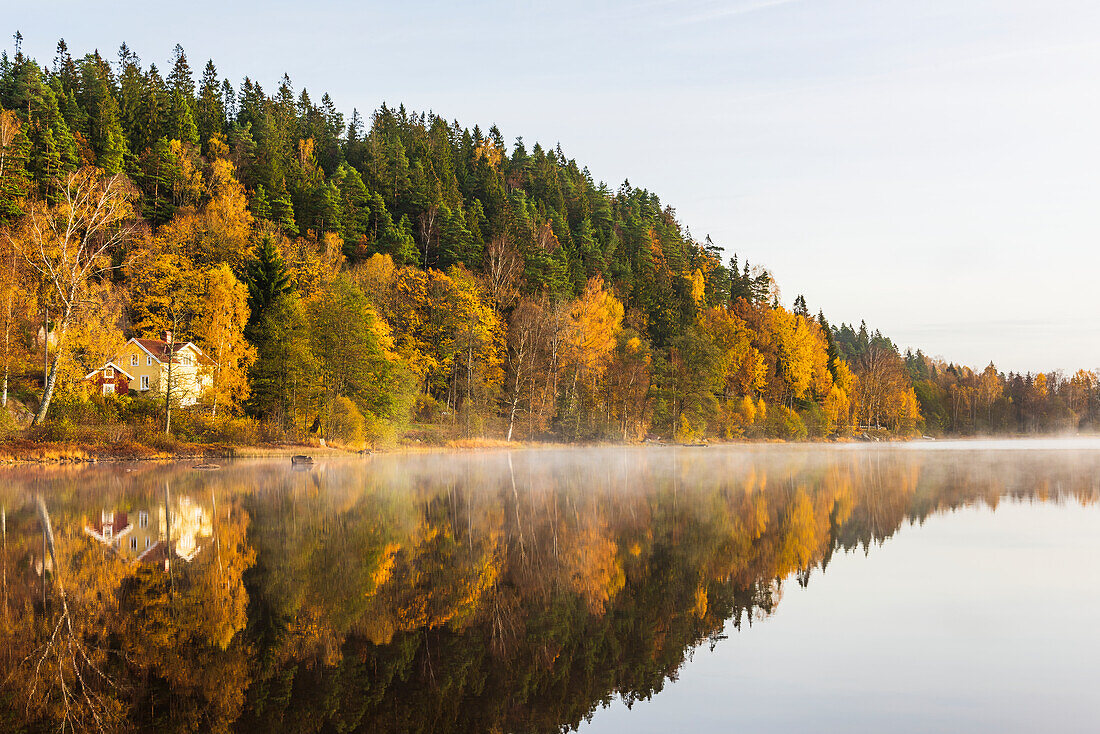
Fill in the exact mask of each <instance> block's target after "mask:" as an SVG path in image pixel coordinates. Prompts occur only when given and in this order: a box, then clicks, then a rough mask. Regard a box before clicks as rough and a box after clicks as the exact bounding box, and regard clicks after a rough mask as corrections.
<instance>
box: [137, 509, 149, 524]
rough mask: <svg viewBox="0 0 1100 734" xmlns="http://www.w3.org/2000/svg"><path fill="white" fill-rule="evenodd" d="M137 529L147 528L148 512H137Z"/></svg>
mask: <svg viewBox="0 0 1100 734" xmlns="http://www.w3.org/2000/svg"><path fill="white" fill-rule="evenodd" d="M138 527H139V528H147V527H149V512H148V511H146V510H139V511H138Z"/></svg>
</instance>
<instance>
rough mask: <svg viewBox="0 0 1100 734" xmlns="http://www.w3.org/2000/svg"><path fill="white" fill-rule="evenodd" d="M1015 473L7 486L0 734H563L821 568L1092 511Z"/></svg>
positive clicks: (901, 467)
mask: <svg viewBox="0 0 1100 734" xmlns="http://www.w3.org/2000/svg"><path fill="white" fill-rule="evenodd" d="M1029 453H1030V452H1025V453H1024V454H1023V455H1021V454H1019V453H1015V454H1012V459H1011V461H1005V460H1004V457H1003V456H1002V457H999V458H998V457H997V456H996V455H994V456H992V457H990V456H983V455H980V454H977V453H973V452H950V453H942V452H932V453H929V452H914V451H904V450H880V451H839V452H832V453H830V454H828V455H824V454H821V453H814V452H811V451H808V450H802V449H794V448H792V449H761V450H759V451H756V452H749V453H744V452H741V453H738V454H732V453H726V452H719V451H698V450H691V449H686V450H678V451H677V450H672V449H649V450H627V451H615V452H597V451H592V452H588V451H576V452H571V453H568V454H566V453H558V452H521V453H514V454H506V453H489V454H481V455H464V456H429V457H425V458H421V459H416V460H410V459H401V458H396V457H394V458H381V459H376V460H374V461H373V462H371V463H353V462H345V463H334V464H329V465H318V466H316V467H313V469H312V471H308V472H291V471H289V468H288V467H285V466H284V465H282V464H281V463H279V464H278V465H276V464H273V463H262V462H258V463H243V464H235V465H232V466H230V467H228V468H226V469H223V470H221V471H218V472H211V473H204V472H198V471H193V470H191V469H186V468H183V467H165V466H138V467H136V468H134V469H133V470H132V471H131V470H129V469H124V468H121V467H103V468H95V469H90V470H89V469H78V468H65V467H61V468H58V469H56V470H55V471H52V472H51V473H49V474H47V475H43V474H42V470H41V469H36V470H34V471H31V470H19V469H11V470H6V471H5V474H4V477H3V481H2V482H0V485H2V487H3V488H2V489H0V502H2V518H0V521H2V529H3V546H2V566H3V568H2V574H3V579H2V581H3V588H2V593H3V599H2V602H3V609H2V610H0V613H2V615H3V617H2V618H3V622H2V624H0V635H2V640H0V656H2V661H3V662H2V663H0V668H2V669H3V671H4V677H3V681H4V683H3V686H2V688H0V711H2V713H0V728H2V729H3V730H5V731H42V730H51V729H52V730H56V729H57V728H58V726H59V725H68V726H70V727H73V728H75V729H77V730H80V729H94V728H97V727H98V728H103V729H106V730H112V729H115V728H118V729H143V730H150V731H153V730H155V731H195V732H198V731H202V732H207V731H214V732H217V731H234V730H238V731H299V732H321V731H362V732H383V731H393V732H451V731H454V732H461V731H561V730H568V729H571V728H574V727H576V726H578V725H579V724H580V723H581V722H582V721H583V720H584V719H585V717H587V716H589V715H590V714H591V713H592V712H593V711H594V710H595V709H596V708H597V707H599V706H600V705H601V704H603V703H606V702H608V701H610V700H611V698H612V697H615V696H621V697H623V698H625V699H626V700H628V701H631V700H637V699H644V698H647V697H650V696H652V695H654V694H655V693H657V692H659V691H660V690H661V689H662V687H663V685H664V684H665V682H666V681H667V680H668V679H670V678H671V677H674V676H675V675H676V674H677V671H678V669H679V668H680V667H681V665H683V664H684V662H685V660H686V657H687V656H688V655H689V654H690V653H691V652H692V651H693V650H694V649H695V648H696V647H697V646H699V645H703V644H706V643H707V642H708V641H714V640H716V639H718V637H719V636H720V635H721V634H722V633H723V630H726V631H731V630H730V629H729V628H730V627H732V628H736V629H740V628H741V627H742V626H744V625H745V624H746V623H751V622H752V620H754V619H757V618H759V617H761V616H767V615H769V614H772V613H774V612H776V610H777V607H778V606H779V605H780V602H781V599H782V593H783V588H784V585H785V584H789V583H799V584H807V583H810V582H811V580H813V581H816V582H818V583H828V580H827V578H825V579H813V578H812V577H813V576H814V575H815V574H814V572H815V571H825V570H826V568H827V566H828V563H829V560H830V558H831V557H832V555H833V554H834V553H837V552H846V551H858V552H861V553H865V552H873V551H874V549H873V546H875V545H876V544H880V543H882V542H884V541H885V540H886V539H888V538H889V537H890V536H891V535H892V534H894V533H895V532H897V531H898V529H899V528H901V527H902V526H903V525H905V524H907V523H913V522H923V521H924V520H925V518H927V517H929V516H930V515H934V514H936V513H938V512H942V511H946V510H950V509H954V508H957V507H960V506H965V505H973V504H982V505H987V506H990V507H995V506H996V505H997V503H998V502H1000V501H1002V500H1005V499H1007V500H1010V501H1011V500H1027V501H1055V502H1061V501H1067V502H1069V501H1072V502H1083V503H1092V502H1095V501H1096V500H1097V488H1096V483H1095V479H1094V477H1095V476H1096V472H1097V469H1100V467H1098V466H1097V459H1096V457H1095V455H1093V456H1089V455H1080V456H1078V455H1076V454H1069V453H1067V454H1066V455H1065V456H1063V457H1061V458H1062V459H1064V460H1059V461H1057V462H1056V463H1055V462H1052V461H1051V460H1050V457H1049V455H1047V456H1043V455H1040V454H1037V453H1031V454H1030V456H1029V455H1028V454H1029ZM779 613H781V610H779ZM727 625H728V626H727ZM743 634H749V633H748V632H743Z"/></svg>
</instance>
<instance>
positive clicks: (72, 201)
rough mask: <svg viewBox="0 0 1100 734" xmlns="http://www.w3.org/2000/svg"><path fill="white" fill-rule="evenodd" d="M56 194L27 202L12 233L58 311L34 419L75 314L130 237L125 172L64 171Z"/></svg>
mask: <svg viewBox="0 0 1100 734" xmlns="http://www.w3.org/2000/svg"><path fill="white" fill-rule="evenodd" d="M57 198H58V201H57V203H56V204H52V205H50V204H47V203H45V202H42V201H35V202H32V203H31V204H30V205H29V206H28V209H27V214H26V216H25V217H24V219H23V221H22V223H21V226H20V227H19V229H18V230H17V231H16V234H15V236H14V237H12V238H11V241H12V244H13V246H14V247H15V248H16V249H17V250H18V251H19V253H20V254H21V255H22V257H23V259H24V260H25V262H26V263H27V265H28V267H29V268H30V269H31V270H32V271H33V272H34V273H35V274H36V275H37V276H38V277H40V278H41V279H42V280H43V281H44V284H45V292H46V293H47V294H48V296H47V298H48V299H49V300H50V301H52V302H53V303H54V304H55V309H56V313H57V319H56V321H55V322H54V331H55V334H56V336H55V351H54V357H53V361H52V362H51V363H50V369H49V374H48V376H47V378H46V386H45V389H44V390H43V394H42V402H41V403H40V405H39V408H38V412H37V414H36V415H35V417H34V421H33V422H34V424H35V425H38V424H40V423H42V421H44V420H45V419H46V414H47V412H48V411H49V408H50V400H51V399H52V398H53V394H54V390H55V388H56V386H57V375H58V368H59V366H60V365H61V363H62V360H63V357H64V356H65V354H66V350H67V348H68V346H69V344H68V340H69V330H70V328H71V327H72V325H73V322H74V319H76V318H77V317H78V316H79V315H80V314H81V312H82V310H83V309H85V308H86V307H87V305H88V298H87V297H88V292H89V289H90V288H91V287H92V285H93V284H94V283H95V282H96V281H97V280H98V279H100V278H102V277H103V276H105V275H106V274H107V273H109V272H110V271H111V270H113V269H114V268H115V267H116V265H115V263H114V262H113V261H112V259H111V257H112V255H114V254H115V253H116V251H118V250H119V249H120V248H121V247H122V246H123V245H124V244H125V243H126V242H128V241H129V239H130V235H131V227H130V226H129V222H130V220H131V219H132V217H133V214H134V212H133V207H132V202H133V199H134V191H133V188H132V187H131V186H130V184H129V182H128V181H127V180H126V178H125V177H124V176H122V175H121V174H115V175H113V176H106V175H104V174H103V173H102V171H100V170H99V169H96V168H82V169H80V170H79V171H76V172H75V173H72V174H70V175H69V176H67V177H66V179H65V181H64V182H63V183H62V184H61V185H60V186H59V189H58V192H57ZM9 236H10V235H9Z"/></svg>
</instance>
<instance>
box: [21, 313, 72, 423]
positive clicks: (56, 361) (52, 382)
mask: <svg viewBox="0 0 1100 734" xmlns="http://www.w3.org/2000/svg"><path fill="white" fill-rule="evenodd" d="M69 316H70V312H68V311H66V312H65V316H64V318H63V319H62V320H61V328H60V330H59V332H58V335H57V349H55V350H54V356H53V364H51V365H50V371H49V376H48V377H47V378H46V389H45V390H44V391H43V393H42V404H41V405H39V406H38V413H37V414H36V415H35V416H34V420H33V421H31V424H32V425H35V426H38V425H41V424H42V422H43V421H45V420H46V412H47V411H48V410H49V409H50V401H51V400H53V391H54V387H56V385H57V369H58V367H59V366H60V364H61V355H62V353H63V352H64V350H63V349H62V345H63V344H64V343H65V334H66V333H67V332H68V331H69ZM45 329H46V330H45V339H44V341H45V342H46V344H47V349H48V348H49V347H48V345H49V343H50V332H49V322H47V323H46V327H45Z"/></svg>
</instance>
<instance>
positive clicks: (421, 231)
mask: <svg viewBox="0 0 1100 734" xmlns="http://www.w3.org/2000/svg"><path fill="white" fill-rule="evenodd" d="M20 42H21V37H20V36H19V35H18V34H16V43H15V49H14V54H13V55H9V54H8V53H6V52H5V54H4V55H3V56H2V58H0V227H2V233H3V234H2V235H0V263H2V268H0V306H2V309H0V311H2V312H0V322H2V323H0V327H2V334H0V336H2V343H0V359H2V362H3V364H2V366H0V368H2V370H3V385H4V387H3V401H4V403H5V404H7V402H8V394H9V393H11V394H12V395H14V396H15V398H17V399H18V400H19V402H20V404H21V405H23V406H26V407H27V408H28V409H30V411H31V412H33V413H35V414H36V422H38V423H43V422H46V421H47V420H49V421H51V422H53V423H56V422H57V421H70V422H71V421H81V420H91V421H93V422H96V423H102V422H104V421H108V422H110V421H120V422H128V421H133V420H146V421H155V420H157V419H156V417H155V416H154V413H155V410H154V401H143V400H141V399H128V398H127V399H116V398H112V397H111V396H107V397H104V396H94V397H91V398H89V397H86V396H85V394H84V392H83V391H82V389H81V388H79V378H80V377H82V376H83V375H85V374H86V373H87V372H88V371H89V370H92V369H95V368H97V367H99V366H101V365H102V364H103V363H104V361H105V360H107V359H109V358H110V357H111V356H112V355H114V354H115V353H116V352H117V350H118V349H119V347H120V346H121V343H122V341H123V338H124V337H130V336H142V337H155V336H158V335H159V334H160V333H161V332H162V331H165V330H171V331H173V333H175V334H176V338H177V339H180V340H187V341H193V342H195V343H196V344H197V345H199V346H200V347H201V348H202V349H203V350H205V352H206V353H207V354H208V355H209V356H210V357H211V358H212V359H213V360H214V361H215V362H217V366H216V367H211V370H212V377H213V383H214V387H213V389H212V390H210V391H209V394H208V395H206V396H205V398H204V400H203V401H202V402H201V403H200V404H199V406H198V408H194V409H192V412H193V413H195V412H198V411H205V412H206V413H207V414H210V415H214V414H216V415H217V416H218V417H219V418H218V420H224V421H230V420H234V416H238V417H239V416H246V417H247V418H249V419H255V420H256V421H258V423H256V425H257V426H262V428H263V430H264V431H267V432H270V433H279V434H282V435H291V436H298V437H301V436H304V435H306V434H313V435H317V436H322V437H326V438H335V439H338V440H343V441H345V442H349V443H356V442H359V441H363V440H366V441H378V440H393V439H395V438H400V437H408V438H423V439H424V440H432V439H433V438H439V437H446V438H452V437H459V436H496V437H507V438H523V439H540V438H553V439H558V440H600V439H614V440H624V439H625V440H636V439H640V438H642V437H644V436H646V435H647V434H655V435H659V436H662V437H667V438H675V439H677V440H688V441H694V440H698V439H700V438H704V437H709V438H717V439H732V438H753V437H780V438H790V439H800V438H806V437H826V436H832V435H846V434H850V433H852V432H853V431H854V432H856V433H862V432H865V431H869V430H873V429H882V430H886V431H891V432H896V433H899V434H910V433H913V432H917V431H924V432H935V433H973V432H980V431H997V432H1001V431H1004V432H1031V431H1051V430H1073V429H1077V428H1079V427H1081V426H1086V425H1087V426H1091V425H1093V424H1094V423H1095V421H1096V417H1097V415H1098V406H1097V399H1096V396H1095V394H1094V390H1093V385H1094V384H1095V382H1096V375H1095V374H1094V373H1087V372H1078V373H1077V374H1076V375H1074V376H1073V377H1072V378H1069V379H1067V378H1065V377H1063V376H1062V375H1060V374H1057V373H1051V374H1046V375H1025V376H1019V375H1011V374H1010V375H1003V374H1000V373H998V372H997V370H996V369H995V368H993V367H992V366H990V367H989V368H987V369H986V370H985V371H984V372H981V373H975V372H974V371H973V370H971V369H969V368H966V367H958V366H954V365H947V364H941V363H939V362H935V361H933V360H930V359H928V358H926V357H925V356H924V355H923V354H921V353H920V352H918V353H916V354H910V353H907V354H905V355H902V354H900V353H899V351H898V349H897V348H896V347H895V345H894V344H893V343H892V342H891V341H890V340H889V339H887V338H885V337H883V336H881V335H880V334H878V333H877V332H876V333H873V334H869V333H868V331H867V329H866V328H865V327H861V328H860V329H859V330H856V329H854V328H852V327H849V326H846V325H845V326H841V327H840V328H839V329H838V328H834V327H832V326H830V324H829V323H828V321H827V320H826V318H825V316H824V314H823V313H820V312H819V313H818V314H817V315H813V313H812V312H811V311H810V309H809V308H808V306H807V304H806V302H805V300H804V299H803V298H802V297H801V296H800V297H798V298H797V299H796V300H795V302H794V304H793V306H792V308H790V309H788V308H786V307H784V305H783V304H782V303H781V301H780V295H779V290H778V288H777V287H776V285H775V283H774V282H773V280H772V278H771V276H770V274H769V273H768V272H766V271H765V270H763V269H761V268H759V267H752V266H750V264H749V263H748V262H747V261H739V260H738V259H737V257H736V256H735V257H733V258H732V259H731V260H730V261H729V262H728V263H723V262H722V255H721V253H722V252H723V249H722V248H721V247H719V246H718V245H717V244H715V243H713V242H712V241H711V240H710V238H709V237H707V238H705V239H704V240H703V241H701V242H700V241H698V240H696V239H695V238H693V237H692V235H691V234H690V232H689V231H688V230H687V229H686V228H685V227H684V226H682V224H681V223H680V222H679V221H678V220H677V218H676V215H675V212H674V210H673V209H672V208H670V207H669V206H667V205H663V204H662V203H661V201H660V200H659V199H658V197H657V196H656V195H654V194H652V193H651V192H649V191H647V190H645V189H638V188H634V187H633V186H631V185H630V184H629V182H624V183H623V184H622V185H621V186H619V187H618V188H617V189H614V190H613V189H611V188H609V187H608V186H607V185H606V184H603V183H597V182H595V181H594V180H593V178H592V176H591V175H590V174H589V173H588V170H587V169H586V168H583V167H581V166H579V165H578V164H577V163H576V162H575V161H574V160H572V159H569V158H567V157H566V155H565V154H564V153H563V152H562V150H561V148H560V147H557V148H554V149H545V148H543V147H542V146H540V145H538V144H535V145H533V146H532V147H531V148H530V149H528V147H527V145H526V144H525V143H524V142H523V140H522V138H518V139H516V141H515V142H514V144H512V145H511V146H509V145H507V144H506V143H505V141H504V137H503V135H502V134H501V132H500V131H499V130H497V129H496V127H492V128H490V129H489V130H488V131H483V130H481V129H479V128H478V127H474V128H473V129H472V130H471V129H468V128H464V127H462V126H460V125H459V124H458V123H457V122H447V121H446V120H444V119H443V118H441V117H438V116H435V115H433V114H422V113H421V114H417V113H412V112H409V111H407V110H406V109H405V108H404V107H398V108H391V107H387V106H385V105H383V106H382V107H381V108H380V109H378V110H377V111H376V112H374V114H373V115H372V116H371V117H370V118H369V121H364V119H363V117H362V116H361V115H360V114H359V112H358V111H353V113H352V115H351V117H350V119H346V118H345V116H344V115H343V114H341V113H340V112H338V111H337V110H336V108H335V106H334V104H333V102H332V100H331V99H330V98H329V96H328V95H327V94H326V95H323V96H322V97H321V99H320V101H319V103H318V102H314V101H313V99H312V97H311V96H310V94H309V93H308V92H307V91H306V90H304V89H303V90H301V91H300V92H298V93H296V92H295V91H294V89H293V87H292V84H291V81H290V79H289V78H288V77H284V78H283V80H282V82H281V83H280V84H279V85H278V87H277V89H276V90H275V91H274V93H272V94H268V93H266V92H265V91H264V90H263V89H262V88H261V86H260V85H259V84H258V83H256V82H254V81H253V80H251V79H249V78H245V79H244V81H243V83H241V84H240V85H239V86H234V85H233V84H231V83H230V82H229V81H228V80H224V79H221V78H220V77H219V75H218V72H217V69H216V67H215V65H214V63H213V62H212V61H210V62H207V64H206V66H205V68H204V69H203V71H202V74H201V75H200V77H199V79H198V82H197V83H196V81H195V74H194V73H193V72H192V69H191V66H190V64H189V62H188V60H187V56H186V54H185V53H184V50H183V49H182V48H181V47H179V46H177V47H176V49H175V52H174V53H173V55H172V58H171V60H170V63H169V65H168V67H166V70H167V74H165V75H162V74H161V72H160V70H158V68H157V67H156V65H155V64H150V65H148V66H146V65H144V64H142V62H141V61H140V60H139V59H138V57H137V56H136V54H134V53H133V52H132V51H131V50H130V49H129V48H128V47H127V46H125V45H123V46H122V48H121V49H119V53H118V58H117V61H108V60H106V59H104V58H103V57H102V56H101V55H100V54H99V53H98V52H96V53H92V54H87V55H85V56H83V57H82V58H74V57H73V56H72V55H71V54H70V52H69V50H68V48H67V47H66V45H65V43H64V41H61V42H59V43H58V46H57V53H56V56H55V57H54V58H53V59H52V61H51V63H50V64H49V65H48V66H40V65H39V64H38V63H37V62H35V61H34V60H32V59H30V58H28V57H27V56H25V55H24V54H23V53H22V51H21V49H20ZM44 352H45V357H44ZM44 359H46V360H48V374H49V379H46V378H45V377H44V374H43V367H42V364H43V360H44ZM162 393H163V390H162ZM51 401H53V403H54V408H53V412H52V413H50V411H49V410H48V409H49V405H50V403H51ZM165 402H166V401H164V400H163V398H162V399H161V401H160V403H161V404H163V403H165ZM167 402H169V403H170V402H171V401H167ZM48 416H51V417H49V419H48ZM5 417H6V414H5ZM204 430H207V431H208V432H209V430H214V429H213V428H211V426H210V425H207V426H206V428H205V429H204Z"/></svg>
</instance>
